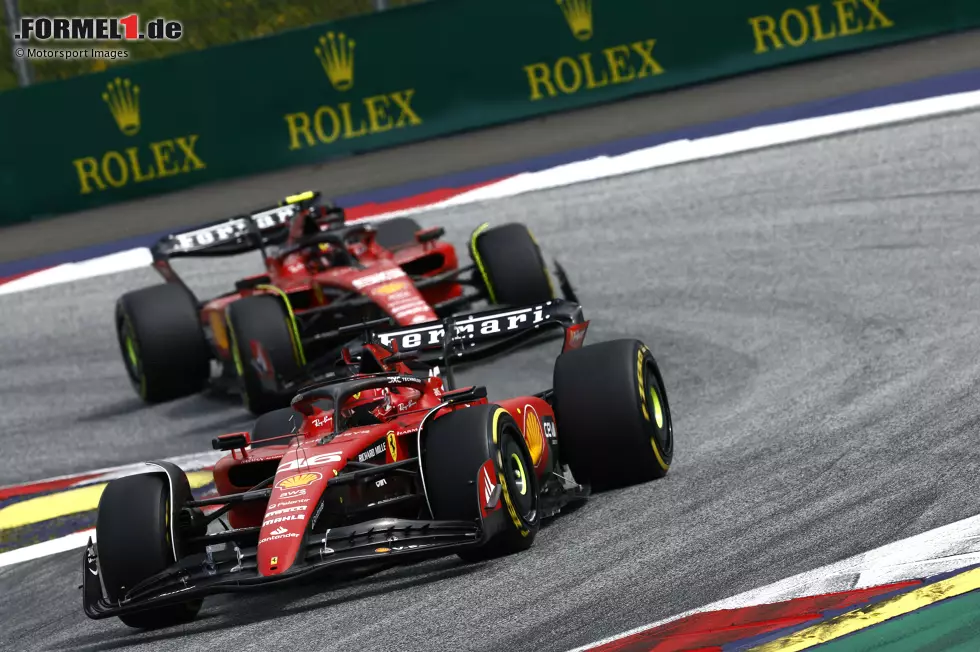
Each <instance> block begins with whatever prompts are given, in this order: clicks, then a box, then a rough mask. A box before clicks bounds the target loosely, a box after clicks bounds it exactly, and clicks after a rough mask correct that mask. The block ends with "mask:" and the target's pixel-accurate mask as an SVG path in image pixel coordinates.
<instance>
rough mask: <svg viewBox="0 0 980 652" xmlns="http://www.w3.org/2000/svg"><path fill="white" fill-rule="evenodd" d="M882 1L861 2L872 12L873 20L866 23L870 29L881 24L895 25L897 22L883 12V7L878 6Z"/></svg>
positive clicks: (864, 0)
mask: <svg viewBox="0 0 980 652" xmlns="http://www.w3.org/2000/svg"><path fill="white" fill-rule="evenodd" d="M880 2H881V0H861V4H863V5H864V6H865V7H867V9H868V12H869V13H870V14H871V20H869V21H868V24H867V25H866V27H867V28H868V29H869V30H872V29H877V27H878V25H881V26H882V27H883V28H888V27H894V26H895V23H893V22H892V21H891V20H889V19H888V16H886V15H885V14H883V13H881V9H879V8H878V4H879V3H880Z"/></svg>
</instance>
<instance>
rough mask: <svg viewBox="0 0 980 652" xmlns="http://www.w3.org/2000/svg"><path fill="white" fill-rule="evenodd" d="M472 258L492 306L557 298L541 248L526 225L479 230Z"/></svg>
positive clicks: (471, 245)
mask: <svg viewBox="0 0 980 652" xmlns="http://www.w3.org/2000/svg"><path fill="white" fill-rule="evenodd" d="M470 257H471V258H472V259H473V263H474V264H475V265H476V268H477V270H478V271H479V273H480V275H481V276H482V277H483V284H484V286H485V288H486V291H487V296H488V298H489V299H490V303H493V304H500V305H505V306H524V305H527V304H532V303H540V302H543V301H549V300H551V299H554V298H555V289H554V286H553V285H552V283H551V276H550V275H549V274H548V266H547V264H546V263H545V261H544V256H542V255H541V249H540V248H539V247H538V244H537V242H535V241H534V236H532V235H531V232H530V231H529V230H528V229H527V227H526V226H524V225H523V224H503V225H501V226H495V227H492V228H484V227H480V228H479V229H477V230H476V231H474V232H473V236H472V238H471V239H470Z"/></svg>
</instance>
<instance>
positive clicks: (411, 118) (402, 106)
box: [391, 88, 422, 127]
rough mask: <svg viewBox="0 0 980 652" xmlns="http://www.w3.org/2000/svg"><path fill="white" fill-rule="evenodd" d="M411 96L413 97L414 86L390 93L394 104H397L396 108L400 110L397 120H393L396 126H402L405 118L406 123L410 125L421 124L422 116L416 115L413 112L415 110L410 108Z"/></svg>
mask: <svg viewBox="0 0 980 652" xmlns="http://www.w3.org/2000/svg"><path fill="white" fill-rule="evenodd" d="M413 97H415V89H414V88H409V89H408V90H404V91H397V92H395V93H392V94H391V99H393V100H394V101H395V104H397V105H398V108H399V110H400V111H401V113H400V114H399V116H398V121H397V122H395V126H396V127H404V126H405V121H406V120H408V123H409V124H410V125H412V126H415V125H420V124H422V118H420V117H418V115H416V114H415V111H413V110H412V98H413Z"/></svg>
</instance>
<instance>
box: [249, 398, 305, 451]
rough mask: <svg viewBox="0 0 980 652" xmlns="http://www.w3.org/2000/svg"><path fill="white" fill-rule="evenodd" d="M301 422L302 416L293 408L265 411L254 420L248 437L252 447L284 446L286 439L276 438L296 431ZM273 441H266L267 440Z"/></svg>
mask: <svg viewBox="0 0 980 652" xmlns="http://www.w3.org/2000/svg"><path fill="white" fill-rule="evenodd" d="M302 423H303V416H302V415H301V414H300V413H299V412H297V411H296V410H294V409H293V408H288V407H287V408H279V409H278V410H273V411H272V412H266V413H265V414H263V415H262V416H260V417H259V418H258V419H257V420H256V421H255V426H254V427H253V428H252V435H251V437H250V440H251V442H252V443H251V446H252V448H262V447H263V446H285V445H286V444H288V443H289V440H288V439H278V438H279V437H282V436H283V435H289V434H292V433H294V432H296V431H297V430H298V429H299V426H300V425H301V424H302ZM270 439H271V440H273V441H268V440H270Z"/></svg>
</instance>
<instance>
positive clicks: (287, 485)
mask: <svg viewBox="0 0 980 652" xmlns="http://www.w3.org/2000/svg"><path fill="white" fill-rule="evenodd" d="M322 479H323V475H322V474H320V473H317V472H316V471H313V472H310V473H297V474H296V475H291V476H289V477H288V478H284V479H282V480H280V481H279V482H277V483H276V488H277V489H294V488H296V487H307V486H309V485H311V484H313V483H314V482H316V481H317V480H322ZM303 493H304V494H305V493H306V491H305V490H304V491H303ZM279 497H280V498H285V497H286V494H285V493H283V494H279Z"/></svg>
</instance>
